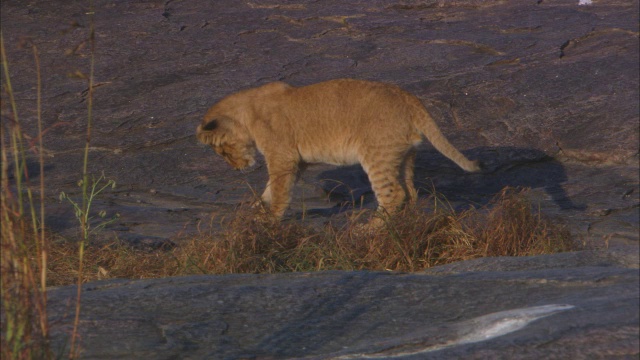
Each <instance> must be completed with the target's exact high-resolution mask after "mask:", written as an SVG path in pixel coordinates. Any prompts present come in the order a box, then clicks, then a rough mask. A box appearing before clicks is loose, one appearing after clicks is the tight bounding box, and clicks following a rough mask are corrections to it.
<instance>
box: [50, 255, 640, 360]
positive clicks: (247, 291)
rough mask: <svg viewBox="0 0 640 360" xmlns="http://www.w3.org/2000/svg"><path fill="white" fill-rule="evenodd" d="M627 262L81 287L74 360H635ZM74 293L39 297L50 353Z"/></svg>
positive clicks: (503, 261) (543, 259)
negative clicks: (44, 304)
mask: <svg viewBox="0 0 640 360" xmlns="http://www.w3.org/2000/svg"><path fill="white" fill-rule="evenodd" d="M637 261H638V260H637V257H635V258H634V257H633V256H628V255H626V254H621V253H607V252H582V253H564V254H557V255H546V256H538V257H531V258H485V259H478V260H474V261H469V262H464V263H461V264H454V265H450V266H443V267H436V268H433V269H432V270H431V271H429V272H426V273H418V274H392V273H379V272H322V273H294V274H286V275H223V276H190V277H183V278H169V279H157V280H141V281H126V280H116V281H104V282H95V283H93V284H87V285H85V286H84V296H83V299H82V309H83V316H82V320H81V330H80V332H81V339H82V349H83V350H82V358H83V359H176V358H180V359H285V358H287V359H290V358H303V359H366V358H377V359H380V358H384V359H390V358H397V359H424V358H429V359H461V358H464V359H495V358H508V359H585V358H616V359H618V358H620V359H626V358H628V359H633V358H637V356H638V355H639V354H640V348H639V347H640V340H639V338H640V325H639V322H640V318H639V306H640V304H639V298H638V292H639V291H640V289H639V280H640V277H639V273H638V268H637ZM634 267H635V268H634ZM75 291H76V290H75V287H73V286H70V287H62V288H57V289H52V290H51V291H50V293H49V301H50V304H49V309H50V311H51V313H52V314H56V315H53V316H52V317H51V323H52V324H54V325H53V332H54V334H55V335H54V344H55V345H56V346H60V347H61V346H63V344H64V343H65V342H68V333H69V331H70V329H71V324H72V318H73V316H72V313H73V306H72V305H70V304H72V303H73V299H74V297H75Z"/></svg>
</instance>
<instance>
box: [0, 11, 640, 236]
mask: <svg viewBox="0 0 640 360" xmlns="http://www.w3.org/2000/svg"><path fill="white" fill-rule="evenodd" d="M0 6H1V7H2V12H1V14H2V15H1V16H2V24H3V25H2V28H3V35H4V39H5V44H6V47H7V54H8V59H9V65H10V72H11V76H12V83H13V87H14V91H15V95H16V99H17V102H18V106H19V109H20V111H19V114H20V120H21V122H22V124H23V126H22V127H23V129H24V130H25V132H26V133H27V134H28V135H29V136H31V138H34V137H35V136H36V134H35V129H36V125H35V124H36V123H35V119H36V117H35V114H36V93H35V80H36V69H35V65H34V62H33V54H32V51H31V48H30V47H29V46H28V45H29V44H31V43H33V44H35V45H36V46H37V47H38V50H39V53H40V58H41V61H40V62H41V64H42V66H41V68H42V79H43V80H42V85H43V92H42V96H43V102H42V104H43V122H44V128H45V129H46V130H47V131H46V133H45V136H44V148H45V149H44V151H45V155H46V162H47V164H46V166H45V176H46V179H47V180H46V182H47V206H48V217H47V224H48V226H49V229H50V230H53V231H56V232H59V233H60V234H62V235H63V236H65V237H70V238H72V237H75V236H77V234H78V224H77V222H76V221H75V219H74V214H73V209H72V207H71V206H70V204H68V203H65V202H62V203H61V202H59V200H58V195H59V193H60V192H61V191H65V192H66V193H67V194H70V195H71V196H72V197H73V198H76V199H77V197H78V193H79V189H78V187H77V186H76V183H77V181H78V179H79V178H80V170H81V168H82V166H81V161H82V149H83V147H84V140H85V132H86V131H85V128H86V121H87V94H88V87H87V82H86V81H85V80H79V79H77V78H74V77H70V76H69V74H73V73H76V72H78V71H80V72H82V73H85V74H87V73H88V71H89V55H90V52H89V49H90V46H89V44H88V43H87V42H86V40H87V38H88V27H89V18H88V16H87V13H88V12H90V9H88V3H82V4H76V3H72V2H35V1H32V2H28V1H12V0H7V1H2V4H1V5H0ZM638 7H639V4H638V1H637V0H616V1H594V2H593V4H592V5H588V6H579V5H578V0H565V1H530V0H526V1H525V0H519V1H482V0H480V1H478V0H468V1H451V2H450V1H447V2H441V1H394V0H375V1H334V0H328V1H321V2H314V1H298V2H293V3H289V2H287V3H280V2H278V1H255V2H250V1H243V2H239V1H215V2H212V1H208V0H193V1H188V2H177V1H166V2H162V1H146V2H128V1H125V2H110V1H102V0H97V1H95V8H94V11H95V29H96V43H95V44H96V46H95V88H94V101H93V115H94V129H93V138H92V146H91V153H90V161H89V162H90V163H89V167H90V170H91V172H92V173H93V174H94V175H95V176H98V175H99V174H100V173H102V172H104V174H105V176H106V177H107V178H110V179H114V180H116V182H117V187H116V189H115V190H113V191H109V192H105V193H103V194H101V196H100V197H98V198H97V199H96V201H95V203H94V209H95V210H96V212H97V211H99V210H105V211H106V212H107V214H108V216H109V217H111V216H113V215H114V214H116V213H119V214H120V215H121V216H120V219H119V220H118V221H117V222H115V223H113V224H111V225H110V226H109V227H107V229H106V231H103V232H101V233H98V234H97V236H98V237H103V238H107V239H113V238H114V237H118V238H120V239H124V240H128V241H130V242H131V243H134V244H154V243H162V241H165V240H172V241H176V240H178V241H179V239H180V238H185V237H188V236H190V235H193V234H194V233H197V232H199V231H200V232H209V231H213V232H214V233H215V232H217V231H218V230H219V229H218V228H216V227H215V225H216V224H218V223H219V221H218V220H219V217H220V216H223V215H226V214H229V213H231V212H232V211H233V208H234V206H235V205H236V204H238V203H239V202H241V201H245V200H248V198H249V197H250V196H251V194H252V190H251V189H253V191H255V192H257V193H260V192H261V191H262V189H263V187H264V184H265V183H266V169H265V167H264V166H263V165H261V166H258V167H257V168H256V169H254V170H253V171H250V172H248V173H239V172H234V171H233V170H232V169H231V168H230V167H229V166H228V165H227V164H226V163H224V161H223V160H222V159H221V158H220V157H217V156H215V154H214V153H213V152H212V151H211V150H210V149H208V148H206V147H202V146H199V145H198V144H197V142H196V139H195V136H194V132H195V128H196V126H197V124H198V123H199V122H200V119H201V117H202V115H203V114H204V113H205V111H206V110H207V108H208V107H209V106H211V105H212V104H213V103H215V102H216V101H217V100H219V99H220V98H222V97H223V96H225V95H227V94H229V93H232V92H235V91H238V90H240V89H243V88H247V87H253V86H258V85H261V84H264V83H267V82H271V81H277V80H280V81H285V82H288V83H290V84H292V85H294V86H302V85H307V84H311V83H315V82H319V81H323V80H328V79H333V78H340V77H350V78H359V79H368V80H378V81H385V82H390V83H395V84H398V85H399V86H401V87H402V88H404V89H406V90H407V91H410V92H412V93H414V94H416V95H417V96H418V97H419V98H420V99H422V100H423V102H424V103H425V105H426V106H427V107H428V108H429V110H430V111H431V112H432V113H433V115H434V117H435V118H436V120H437V121H438V123H439V124H440V125H441V127H442V129H443V132H444V133H445V134H446V135H447V136H448V137H449V138H450V139H451V141H452V143H453V144H454V145H456V146H457V147H459V148H460V149H462V150H463V151H464V152H465V153H466V154H467V155H468V156H469V157H471V158H478V159H480V160H482V161H483V162H485V163H487V164H489V165H490V166H489V171H488V173H486V174H484V175H483V176H476V175H472V174H464V173H463V172H462V171H461V170H459V169H457V168H456V167H455V165H453V164H452V163H451V162H450V161H448V160H447V159H445V158H443V157H442V156H440V155H439V154H437V153H435V152H434V151H433V150H432V148H431V147H430V146H429V145H425V146H424V147H423V148H422V149H421V151H420V154H419V156H418V161H417V169H418V171H417V176H416V182H417V184H416V185H417V186H418V187H419V188H422V189H423V191H422V193H423V194H426V193H428V191H430V190H431V189H433V188H435V189H436V191H439V192H442V193H443V194H444V195H445V196H447V197H448V198H449V199H450V200H451V201H453V202H455V203H456V204H457V205H460V206H469V204H484V203H486V202H487V201H489V199H491V197H493V196H494V195H495V194H496V193H497V192H499V191H500V190H501V188H502V187H503V186H507V185H509V186H523V187H531V188H533V189H534V191H533V195H532V196H533V197H534V198H535V200H536V202H539V203H540V207H541V209H543V211H544V212H545V213H548V214H550V215H551V216H554V217H559V218H563V219H566V220H567V221H568V222H569V223H571V225H572V226H573V227H574V229H575V232H576V236H577V237H582V238H585V239H587V238H588V239H595V240H597V241H599V242H600V243H604V242H603V241H602V240H603V239H604V240H607V241H608V242H609V243H611V244H614V243H616V244H623V245H624V244H626V245H628V244H631V245H633V246H636V247H637V244H638V228H639V224H638V217H639V216H638V204H639V202H640V201H639V195H638V193H639V192H640V191H639V187H638V146H639V128H638V127H639V121H638V113H639V111H640V110H639V104H638V97H639V90H638V89H639V86H640V85H639V80H638V79H639V66H638V64H639V55H638V52H639V41H638V23H639V16H638V10H639V8H638ZM3 121H4V120H3ZM29 144H33V141H30V142H29ZM29 154H32V152H31V151H30V152H29ZM29 160H30V164H29V169H30V170H31V176H32V178H33V177H35V176H37V170H38V166H37V159H36V157H35V155H32V156H31V157H30V159H29ZM260 164H263V162H260ZM338 184H343V185H344V186H343V188H342V189H336V187H337V186H336V185H338ZM34 190H35V189H34ZM328 193H331V194H332V195H333V196H332V197H331V199H330V200H328V198H327V194H328ZM368 194H369V195H370V188H369V185H368V182H367V181H366V176H364V174H363V173H362V171H361V170H359V169H358V168H343V169H339V170H336V169H335V168H334V167H327V166H319V167H315V168H312V169H310V171H309V172H308V173H307V175H306V177H305V178H304V183H303V184H302V185H301V186H298V187H297V188H296V193H295V195H296V197H295V200H294V202H293V204H292V210H291V211H290V213H289V216H290V217H292V218H301V217H303V216H302V215H301V213H302V212H303V211H305V210H307V209H311V210H313V211H315V213H313V214H315V215H314V216H317V217H318V219H317V221H319V222H323V221H327V220H328V217H329V216H330V215H331V214H333V213H335V212H336V211H337V209H336V208H334V206H336V204H341V203H344V202H349V201H351V200H352V199H354V198H355V199H356V202H358V200H359V197H360V196H361V195H368ZM368 198H369V199H371V196H368ZM368 206H373V205H372V204H368ZM338 209H339V207H338Z"/></svg>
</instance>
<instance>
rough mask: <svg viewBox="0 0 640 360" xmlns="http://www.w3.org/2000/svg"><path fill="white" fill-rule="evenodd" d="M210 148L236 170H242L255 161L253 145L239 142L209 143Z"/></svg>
mask: <svg viewBox="0 0 640 360" xmlns="http://www.w3.org/2000/svg"><path fill="white" fill-rule="evenodd" d="M211 148H212V149H213V150H214V151H215V152H216V153H217V154H218V155H220V156H222V157H223V158H224V160H225V161H226V162H227V163H229V165H231V166H233V168H234V169H236V170H242V169H245V168H248V167H251V166H253V165H254V164H255V163H256V159H255V153H256V150H255V147H253V146H247V144H240V143H224V142H223V143H220V145H214V144H211Z"/></svg>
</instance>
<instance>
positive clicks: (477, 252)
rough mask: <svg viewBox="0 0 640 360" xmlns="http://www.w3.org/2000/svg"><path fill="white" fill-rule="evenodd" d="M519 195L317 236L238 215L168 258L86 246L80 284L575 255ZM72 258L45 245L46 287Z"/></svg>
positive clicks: (69, 272)
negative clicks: (47, 254)
mask: <svg viewBox="0 0 640 360" xmlns="http://www.w3.org/2000/svg"><path fill="white" fill-rule="evenodd" d="M525 193H526V192H525V191H521V190H515V189H512V188H505V189H504V190H503V191H502V192H501V193H500V194H498V195H497V196H496V197H495V199H494V200H493V201H492V202H491V203H490V204H488V205H487V206H485V207H482V208H479V209H475V208H472V209H468V210H464V211H461V212H455V211H454V210H453V209H451V207H450V206H448V205H447V203H446V202H444V201H442V200H441V199H438V198H437V197H432V198H430V199H425V200H422V201H421V202H419V203H418V204H417V205H415V206H408V207H406V208H405V209H404V210H403V211H401V212H399V213H398V214H396V215H395V216H393V217H384V218H383V221H384V226H381V227H379V228H377V229H373V230H371V229H368V228H367V227H366V226H363V225H362V224H361V223H359V222H358V221H357V220H356V219H349V220H348V221H347V222H346V224H344V225H342V226H336V225H333V224H328V225H326V226H325V227H324V229H322V230H320V231H319V230H314V228H312V227H310V226H305V225H304V224H303V223H300V222H284V223H279V222H273V221H269V220H267V219H265V218H264V217H262V216H260V214H259V213H258V212H257V211H256V210H254V209H251V208H249V207H241V208H240V209H239V210H238V211H237V212H236V213H235V214H234V215H233V216H232V217H230V218H229V219H226V220H223V225H224V228H225V229H226V230H225V231H224V232H223V233H222V234H219V235H218V236H216V237H214V236H200V237H198V238H192V239H188V240H185V241H183V242H181V243H180V245H178V246H176V247H174V248H172V249H166V250H142V249H134V248H131V247H130V246H128V245H126V244H124V243H121V242H113V243H111V244H108V245H103V246H96V245H90V246H89V248H88V249H87V251H86V258H85V261H86V268H87V273H86V274H85V276H86V281H90V280H97V279H105V278H137V279H139V278H159V277H167V276H178V275H193V274H228V273H277V272H291V271H320V270H362V269H367V270H393V271H420V270H423V269H426V268H429V267H431V266H435V265H442V264H447V263H451V262H455V261H461V260H468V259H473V258H478V257H484V256H528V255H537V254H545V253H555V252H562V251H571V250H575V249H576V248H577V245H576V243H574V241H572V239H571V235H570V233H569V232H568V231H567V230H566V228H564V227H563V226H562V225H559V224H556V223H554V222H552V221H550V220H549V219H547V218H545V217H544V216H543V215H542V214H541V213H540V212H539V211H534V209H533V208H532V205H531V203H530V202H529V201H528V200H527V197H526V194H525ZM425 208H429V210H427V211H425ZM74 251H75V246H69V244H68V243H67V242H53V243H52V245H51V256H50V258H51V259H50V267H49V269H50V274H49V279H50V282H51V283H52V284H54V285H62V284H71V283H73V281H74V280H75V279H76V278H77V274H74V271H75V269H77V264H76V263H74V262H77V256H76V254H75V253H74Z"/></svg>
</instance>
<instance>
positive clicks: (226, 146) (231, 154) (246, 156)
mask: <svg viewBox="0 0 640 360" xmlns="http://www.w3.org/2000/svg"><path fill="white" fill-rule="evenodd" d="M196 136H197V137H198V140H199V141H200V142H201V143H203V144H207V145H209V146H211V148H212V149H213V150H214V151H215V152H216V153H217V154H218V155H220V156H222V157H223V158H224V160H225V161H226V162H227V163H229V165H231V166H233V168H235V169H236V170H241V169H245V168H247V167H250V166H253V165H254V164H255V163H256V160H255V157H256V146H255V144H254V142H253V140H252V139H251V138H250V137H249V135H248V132H247V131H246V129H244V128H243V127H242V126H241V125H240V124H239V123H237V122H236V121H233V120H232V119H230V118H228V117H223V116H218V117H215V118H207V119H205V120H204V121H203V123H202V124H201V125H200V126H198V129H197V130H196Z"/></svg>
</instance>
